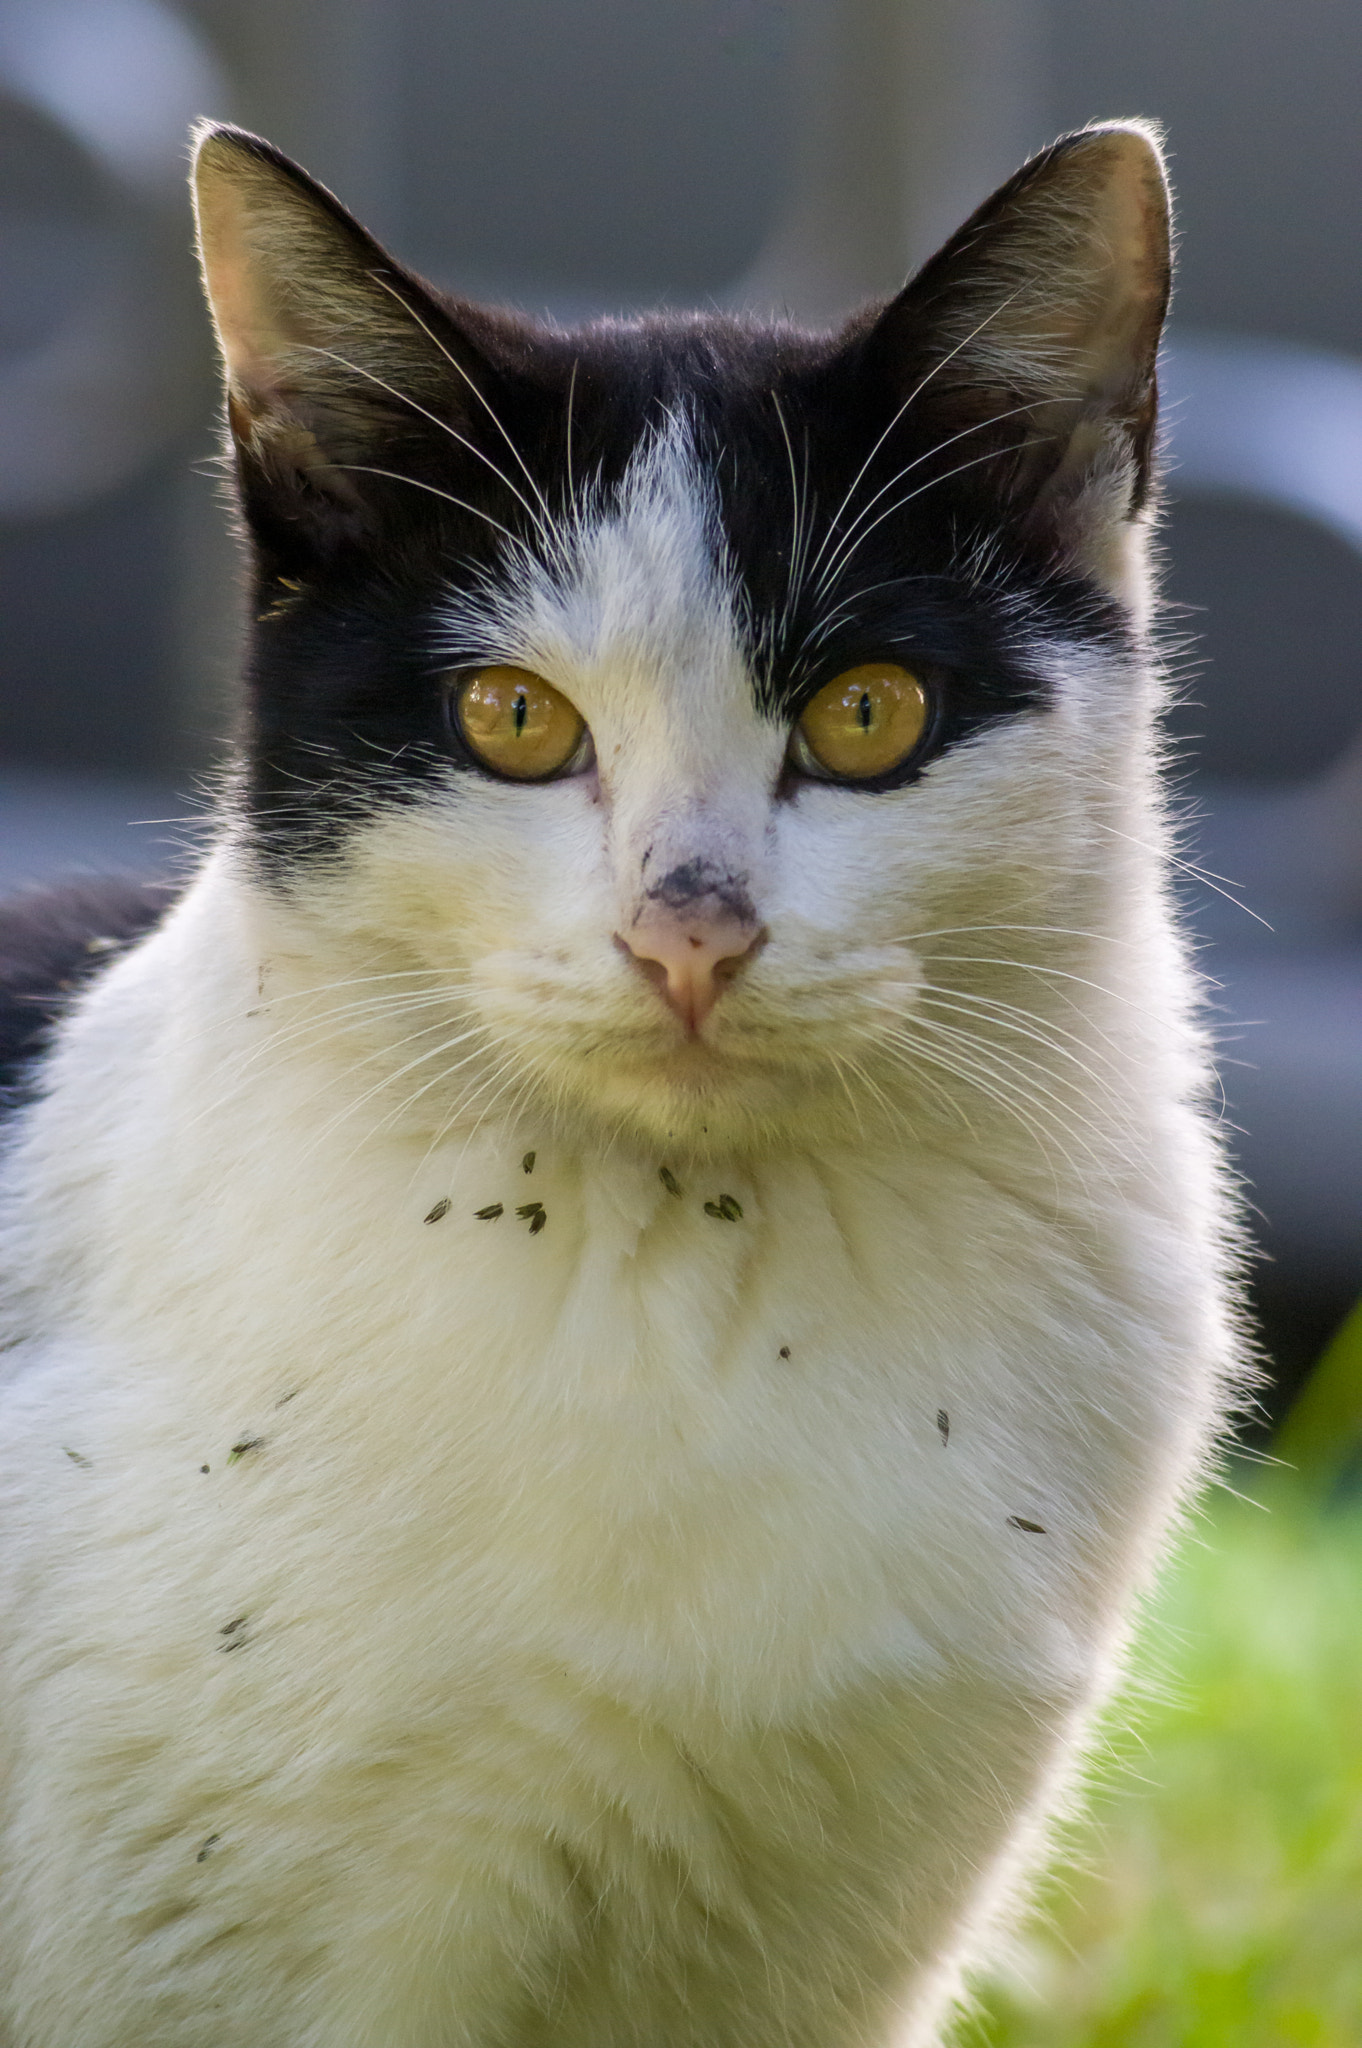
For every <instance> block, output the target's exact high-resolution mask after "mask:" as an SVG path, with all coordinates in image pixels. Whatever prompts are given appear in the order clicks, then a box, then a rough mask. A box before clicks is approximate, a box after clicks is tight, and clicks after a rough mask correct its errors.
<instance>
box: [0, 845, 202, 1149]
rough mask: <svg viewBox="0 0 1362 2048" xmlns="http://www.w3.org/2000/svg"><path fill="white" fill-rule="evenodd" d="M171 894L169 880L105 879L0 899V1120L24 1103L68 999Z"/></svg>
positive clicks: (148, 923) (147, 924)
mask: <svg viewBox="0 0 1362 2048" xmlns="http://www.w3.org/2000/svg"><path fill="white" fill-rule="evenodd" d="M177 894H178V890H177V888H176V886H175V885H174V884H172V883H166V882H137V881H132V880H129V879H126V878H124V877H121V876H108V877H99V878H93V877H92V878H91V879H89V880H85V879H81V880H78V881H71V882H66V883H63V884H61V885H60V886H59V887H56V888H50V889H31V890H26V891H24V892H23V893H22V894H21V895H18V896H12V897H10V898H9V899H8V900H7V901H5V902H0V1115H3V1114H5V1113H6V1112H8V1111H9V1110H12V1109H13V1108H15V1107H16V1106H17V1105H19V1104H20V1103H22V1102H23V1101H25V1100H26V1099H27V1097H28V1095H29V1093H30V1092H31V1090H32V1085H33V1082H34V1079H35V1076H36V1068H37V1063H38V1062H39V1061H40V1060H41V1057H42V1055H43V1053H44V1052H45V1051H46V1050H47V1047H48V1044H49V1042H50V1040H51V1035H52V1031H53V1027H54V1026H55V1025H56V1024H57V1023H58V1022H59V1021H60V1019H61V1018H62V1016H63V1015H64V1014H65V1012H66V1011H67V1009H68V1008H69V1007H70V1004H71V1001H72V999H73V997H74V996H75V995H76V994H78V992H79V991H80V990H81V989H83V988H84V987H85V986H86V985H87V984H88V983H89V982H90V981H92V980H93V979H94V977H95V976H96V975H97V974H98V973H100V972H101V970H102V969H103V968H105V967H107V966H108V964H109V962H110V961H111V960H112V959H114V958H116V957H117V955H118V954H119V953H120V952H122V951H123V950H124V949H125V947H127V946H128V945H130V944H131V943H132V942H133V941H134V940H135V939H139V938H141V937H142V936H143V934H144V933H146V932H148V931H150V930H151V928H152V926H153V925H154V924H155V923H156V922H157V920H158V919H159V918H160V917H161V916H162V914H163V913H164V912H165V910H166V909H167V908H168V906H169V905H170V903H171V902H173V900H174V898H175V896H176V895H177Z"/></svg>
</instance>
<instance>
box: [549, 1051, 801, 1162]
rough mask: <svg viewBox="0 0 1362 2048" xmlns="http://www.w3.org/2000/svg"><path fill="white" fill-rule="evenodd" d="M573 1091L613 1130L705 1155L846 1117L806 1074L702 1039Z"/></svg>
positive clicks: (595, 1075) (592, 1076)
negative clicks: (724, 1049) (741, 1055)
mask: <svg viewBox="0 0 1362 2048" xmlns="http://www.w3.org/2000/svg"><path fill="white" fill-rule="evenodd" d="M574 1093H575V1094H576V1096H577V1099H578V1102H579V1104H580V1105H581V1107H582V1108H583V1109H585V1110H587V1111H588V1113H589V1114H590V1115H592V1116H593V1118H594V1119H595V1120H597V1121H598V1122H599V1123H600V1124H602V1125H604V1126H606V1127H607V1128H609V1129H610V1130H613V1131H616V1132H618V1131H619V1130H620V1129H621V1127H623V1128H625V1129H632V1131H633V1133H634V1135H635V1136H636V1137H637V1138H638V1139H639V1140H641V1141H642V1142H644V1143H649V1144H659V1145H671V1146H673V1147H675V1146H683V1147H686V1148H687V1149H689V1150H691V1151H693V1152H702V1153H703V1152H715V1151H722V1150H731V1149H734V1148H741V1149H745V1150H747V1149H753V1148H755V1149H764V1148H766V1147H768V1146H770V1145H778V1144H782V1143H788V1142H790V1141H791V1140H793V1139H795V1138H799V1137H809V1136H812V1135H813V1134H814V1133H815V1131H822V1130H824V1128H825V1127H826V1128H828V1129H830V1128H831V1126H832V1125H834V1124H836V1123H837V1122H839V1120H840V1119H839V1114H838V1105H837V1104H836V1102H835V1101H834V1100H833V1099H832V1097H831V1095H830V1092H829V1091H828V1090H826V1089H825V1088H823V1087H820V1086H819V1085H818V1084H817V1082H816V1080H815V1078H814V1076H813V1075H811V1074H810V1073H808V1072H806V1071H805V1070H804V1069H802V1068H800V1067H798V1066H794V1067H792V1066H790V1065H788V1064H786V1063H783V1062H779V1061H776V1060H755V1059H751V1058H747V1059H737V1058H734V1057H733V1056H732V1055H730V1054H726V1053H724V1052H722V1051H719V1050H717V1049H715V1048H714V1047H712V1046H710V1045H707V1044H705V1043H704V1041H703V1040H700V1041H691V1042H690V1043H688V1044H685V1045H678V1046H675V1047H673V1048H670V1049H669V1050H668V1051H667V1052H665V1053H662V1054H658V1055H656V1056H655V1057H653V1058H648V1059H639V1060H637V1061H624V1060H617V1061H615V1062H612V1063H611V1064H610V1065H609V1066H608V1067H602V1068H601V1069H599V1070H596V1069H593V1070H591V1071H589V1072H587V1073H584V1074H583V1075H582V1076H581V1080H580V1084H579V1086H578V1088H577V1089H576V1090H575V1091H574Z"/></svg>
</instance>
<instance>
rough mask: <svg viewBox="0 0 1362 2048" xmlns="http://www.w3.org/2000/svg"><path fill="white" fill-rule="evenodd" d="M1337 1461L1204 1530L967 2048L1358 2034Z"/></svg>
mask: <svg viewBox="0 0 1362 2048" xmlns="http://www.w3.org/2000/svg"><path fill="white" fill-rule="evenodd" d="M1358 1336H1359V1337H1362V1323H1360V1324H1359V1325H1358ZM1333 1362H1334V1353H1333V1350H1332V1349H1331V1352H1330V1354H1329V1356H1328V1358H1326V1360H1325V1361H1324V1364H1325V1365H1332V1364H1333ZM1321 1370H1323V1367H1322V1368H1321ZM1354 1385H1355V1386H1358V1385H1362V1374H1359V1375H1358V1377H1357V1379H1355V1380H1354ZM1318 1398H1320V1399H1321V1400H1322V1399H1323V1398H1324V1396H1323V1394H1322V1393H1321V1394H1320V1395H1319V1396H1318ZM1354 1412H1356V1411H1354ZM1334 1419H1335V1421H1337V1420H1338V1411H1337V1408H1335V1411H1334ZM1290 1429H1291V1425H1290V1424H1288V1427H1287V1431H1285V1432H1284V1433H1283V1438H1282V1443H1283V1447H1285V1445H1286V1444H1287V1443H1288V1442H1289V1440H1290ZM1304 1440H1305V1437H1304V1433H1303V1432H1302V1441H1304ZM1337 1469H1338V1464H1337V1460H1333V1459H1331V1460H1330V1461H1329V1463H1328V1468H1327V1470H1320V1471H1318V1472H1315V1471H1312V1470H1310V1469H1308V1468H1307V1469H1305V1470H1303V1471H1302V1472H1301V1473H1300V1474H1299V1475H1295V1474H1291V1473H1287V1472H1277V1473H1272V1474H1270V1475H1267V1476H1266V1477H1265V1478H1264V1479H1263V1480H1261V1481H1260V1482H1259V1484H1258V1486H1257V1489H1256V1490H1257V1493H1258V1500H1257V1501H1241V1500H1238V1499H1235V1498H1232V1497H1229V1496H1226V1495H1224V1494H1222V1495H1221V1496H1219V1497H1218V1498H1217V1500H1216V1501H1215V1502H1214V1504H1213V1507H1212V1511H1211V1513H1210V1515H1209V1517H1208V1518H1207V1519H1206V1520H1203V1521H1201V1522H1199V1523H1198V1524H1196V1525H1195V1526H1194V1527H1193V1529H1192V1530H1191V1531H1190V1532H1189V1534H1188V1536H1187V1538H1186V1539H1185V1540H1184V1544H1183V1548H1182V1552H1181V1555H1180V1557H1179V1559H1178V1561H1177V1563H1176V1564H1175V1566H1174V1568H1173V1570H1172V1571H1171V1573H1170V1575H1169V1577H1168V1579H1167V1581H1166V1583H1165V1584H1164V1586H1163V1587H1162V1589H1161V1591H1160V1594H1159V1596H1158V1600H1157V1605H1156V1608H1155V1610H1154V1612H1153V1613H1152V1614H1151V1616H1150V1618H1149V1621H1148V1623H1147V1625H1146V1627H1145V1629H1144V1631H1143V1636H1142V1640H1141V1643H1140V1646H1139V1650H1138V1654H1137V1656H1136V1659H1135V1662H1134V1666H1133V1679H1134V1684H1133V1687H1132V1688H1131V1689H1129V1690H1128V1691H1127V1693H1126V1695H1125V1700H1124V1704H1123V1706H1122V1707H1121V1708H1120V1709H1119V1710H1118V1711H1117V1712H1116V1713H1115V1715H1114V1716H1113V1718H1112V1722H1111V1726H1110V1730H1109V1739H1108V1753H1109V1755H1110V1756H1111V1758H1112V1759H1113V1761H1111V1762H1110V1763H1108V1764H1106V1765H1104V1766H1103V1767H1102V1768H1101V1769H1100V1770H1099V1772H1098V1774H1097V1781H1096V1787H1095V1791H1094V1794H1093V1797H1092V1799H1091V1801H1090V1807H1089V1817H1088V1819H1087V1820H1086V1821H1085V1822H1084V1823H1083V1824H1082V1825H1081V1827H1075V1828H1074V1829H1073V1830H1072V1831H1071V1833H1070V1836H1069V1839H1068V1840H1067V1841H1065V1842H1064V1843H1063V1844H1062V1845H1061V1847H1060V1853H1059V1856H1058V1857H1057V1860H1056V1868H1055V1875H1054V1877H1053V1879H1052V1880H1051V1882H1050V1883H1049V1885H1048V1887H1047V1889H1046V1890H1045V1891H1044V1893H1043V1895H1042V1898H1041V1901H1040V1911H1039V1913H1038V1914H1036V1915H1034V1916H1033V1917H1032V1919H1031V1920H1030V1922H1029V1923H1028V1924H1027V1925H1026V1926H1025V1927H1024V1928H1023V1930H1022V1932H1021V1934H1020V1935H1019V1937H1018V1939H1017V1941H1016V1943H1015V1945H1014V1950H1013V1956H1012V1959H1011V1961H1010V1963H1009V1965H1008V1967H1007V1968H1006V1969H1005V1970H1004V1971H1002V1972H1000V1973H999V1974H998V1975H997V1976H996V1977H995V1978H994V1980H993V1981H992V1982H991V1983H987V1984H984V1985H982V1986H980V1987H979V1993H980V2009H979V2011H978V2013H977V2014H976V2015H975V2016H974V2017H973V2018H972V2019H971V2020H970V2021H968V2022H967V2023H966V2024H965V2025H964V2026H963V2027H962V2028H961V2029H960V2031H959V2033H958V2035H957V2040H958V2043H959V2048H1357V2044H1358V2042H1359V2041H1362V1940H1360V1939H1359V1926H1360V1925H1362V1499H1358V1498H1354V1499H1353V1500H1352V1501H1351V1502H1344V1503H1342V1504H1336V1505H1335V1506H1333V1507H1332V1508H1328V1507H1326V1506H1324V1505H1323V1504H1322V1499H1323V1493H1324V1491H1325V1489H1324V1488H1323V1486H1322V1484H1321V1482H1323V1481H1325V1480H1327V1481H1328V1482H1329V1484H1328V1487H1327V1491H1328V1492H1329V1493H1331V1494H1332V1495H1333V1498H1334V1501H1335V1502H1336V1503H1338V1493H1337V1487H1336V1476H1337ZM1237 1483H1238V1484H1241V1485H1242V1484H1244V1483H1245V1482H1244V1481H1243V1480H1242V1479H1239V1480H1237Z"/></svg>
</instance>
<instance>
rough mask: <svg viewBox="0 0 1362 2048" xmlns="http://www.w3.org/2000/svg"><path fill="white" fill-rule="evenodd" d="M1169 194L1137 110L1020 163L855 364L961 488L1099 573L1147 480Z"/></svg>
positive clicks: (871, 336) (878, 326)
mask: <svg viewBox="0 0 1362 2048" xmlns="http://www.w3.org/2000/svg"><path fill="white" fill-rule="evenodd" d="M1169 240H1170V236H1169V198H1168V184H1167V179H1166V176H1165V173H1164V164H1163V156H1162V153H1161V151H1160V148H1159V143H1158V138H1157V135H1156V133H1155V131H1154V130H1153V129H1152V128H1151V127H1150V126H1149V125H1148V124H1146V123H1144V122H1136V121H1131V122H1112V123H1108V124H1104V125H1101V126H1095V127H1092V128H1086V129H1082V130H1080V131H1079V132H1078V133H1077V134H1074V135H1068V136H1065V137H1064V138H1063V140H1062V141H1060V142H1057V143H1055V144H1054V145H1053V146H1052V147H1051V148H1050V149H1048V150H1046V151H1045V152H1044V153H1043V154H1042V155H1040V156H1038V157H1036V158H1034V159H1033V160H1032V161H1031V162H1030V163H1029V164H1027V165H1025V166H1024V167H1023V168H1022V169H1021V170H1020V171H1018V173H1017V174H1016V176H1015V177H1014V178H1012V179H1011V180H1009V182H1008V183H1007V184H1006V185H1004V186H1003V187H1002V189H1001V190H1000V191H999V192H997V193H995V194H994V196H993V197H992V198H991V199H990V200H988V201H987V202H986V203H985V204H984V205H983V206H982V207H980V209H979V211H978V212H977V213H976V214H975V215H974V216H973V218H972V219H971V220H969V221H968V222H967V223H966V224H965V226H964V227H963V228H962V229H961V230H960V232H959V233H958V234H957V235H955V236H954V237H953V238H952V239H951V241H950V242H948V243H947V245H946V247H945V248H944V249H942V250H941V251H940V253H939V254H938V255H936V256H935V257H933V258H932V260H931V261H930V262H929V263H928V264H927V265H926V267H925V268H924V269H923V270H922V271H920V272H919V274H918V275H917V277H915V278H914V279H913V280H912V281H911V283H909V284H908V285H907V286H906V287H905V289H904V290H903V291H902V292H901V293H900V294H899V296H898V297H897V298H896V299H894V300H892V301H891V302H890V304H889V305H888V306H887V307H885V308H884V310H883V311H882V312H881V313H880V314H879V315H878V316H877V317H875V318H874V319H873V321H872V322H871V323H870V324H869V326H868V327H863V329H862V331H861V334H860V336H859V337H858V344H859V347H860V348H863V349H864V352H865V353H864V356H863V357H862V362H863V364H864V365H865V366H866V367H867V368H868V369H869V371H870V374H871V375H872V377H873V379H874V380H875V382H876V383H877V384H878V385H879V386H880V387H881V389H882V391H883V394H884V398H885V399H886V400H887V401H888V402H889V403H890V404H891V405H893V406H895V407H898V406H903V407H904V408H905V418H906V417H907V415H908V414H909V413H911V414H913V415H915V418H916V421H917V422H925V423H927V424H928V425H929V426H930V428H931V430H932V432H933V433H934V435H935V436H936V438H937V440H938V441H940V442H942V443H945V442H946V441H947V440H949V441H950V446H949V448H944V449H943V455H942V468H943V469H953V470H955V471H956V472H957V474H958V476H959V478H960V485H961V487H962V488H965V489H967V490H968V489H969V488H970V486H971V485H973V486H974V487H975V488H977V489H978V490H979V491H980V492H984V493H987V495H988V496H989V498H990V500H991V501H992V502H993V503H994V504H995V505H996V504H997V502H998V500H999V498H1000V497H1001V498H1002V499H1003V500H1004V501H1005V502H1007V503H1010V504H1011V506H1012V507H1013V508H1014V511H1015V514H1016V515H1017V516H1018V517H1019V518H1020V519H1021V521H1022V522H1023V523H1024V525H1025V527H1026V528H1027V529H1028V530H1029V531H1030V532H1032V533H1033V534H1034V535H1036V536H1037V537H1038V538H1041V539H1044V540H1046V541H1049V542H1051V543H1053V544H1057V546H1058V548H1059V550H1060V552H1061V553H1063V554H1065V555H1068V556H1070V557H1071V558H1077V559H1078V560H1079V561H1081V562H1082V563H1083V564H1084V566H1088V567H1090V568H1096V569H1097V570H1098V572H1099V573H1101V570H1102V567H1103V561H1102V558H1103V557H1104V556H1105V555H1106V554H1107V552H1108V548H1107V542H1108V541H1109V539H1110V537H1111V534H1112V531H1113V528H1116V527H1120V526H1122V525H1125V524H1127V523H1128V522H1129V521H1131V520H1132V519H1133V518H1134V517H1135V516H1136V514H1138V512H1139V511H1140V510H1141V508H1142V507H1143V505H1144V504H1145V502H1146V500H1147V497H1148V493H1149V486H1150V469H1151V460H1152V455H1153V441H1154V428H1155V423H1156V417H1157V406H1158V394H1157V386H1156V381H1155V358H1156V355H1157V351H1158V344H1159V335H1160V331H1161V329H1162V326H1163V320H1164V315H1165V313H1166V311H1167V307H1168V292H1169V279H1170V246H1169Z"/></svg>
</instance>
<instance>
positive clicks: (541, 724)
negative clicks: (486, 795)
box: [453, 666, 595, 782]
mask: <svg viewBox="0 0 1362 2048" xmlns="http://www.w3.org/2000/svg"><path fill="white" fill-rule="evenodd" d="M453 712H454V719H455V723H456V724H457V726H458V729H459V733H460V736H461V738H462V739H463V742H464V745H465V746H466V747H467V748H468V751H469V753H470V754H472V755H474V756H475V757H476V759H477V760H479V761H481V762H483V763H484V765H485V766H486V767H488V768H493V769H495V770H496V773H497V774H498V775H508V776H510V777H511V779H512V780H513V781H515V782H547V781H548V780H549V778H550V777H551V776H554V775H575V774H578V773H580V772H581V770H582V769H584V768H589V767H590V766H591V763H592V760H593V759H594V758H595V757H594V754H593V752H592V747H591V735H590V733H589V732H588V731H587V729H586V726H585V724H584V722H583V720H582V716H581V713H580V712H579V711H576V710H574V709H573V707H572V705H571V704H569V703H568V700H567V698H566V697H562V696H560V695H559V693H558V691H557V690H555V689H554V688H553V685H552V684H551V683H546V682H545V681H544V678H543V677H542V676H537V675H535V674H534V673H533V671H532V670H530V669H527V668H510V667H500V666H498V667H492V668H478V669H474V670H473V672H472V673H471V675H467V676H465V677H464V678H463V680H462V682H461V683H459V685H458V686H457V688H456V690H455V692H454V698H453Z"/></svg>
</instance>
